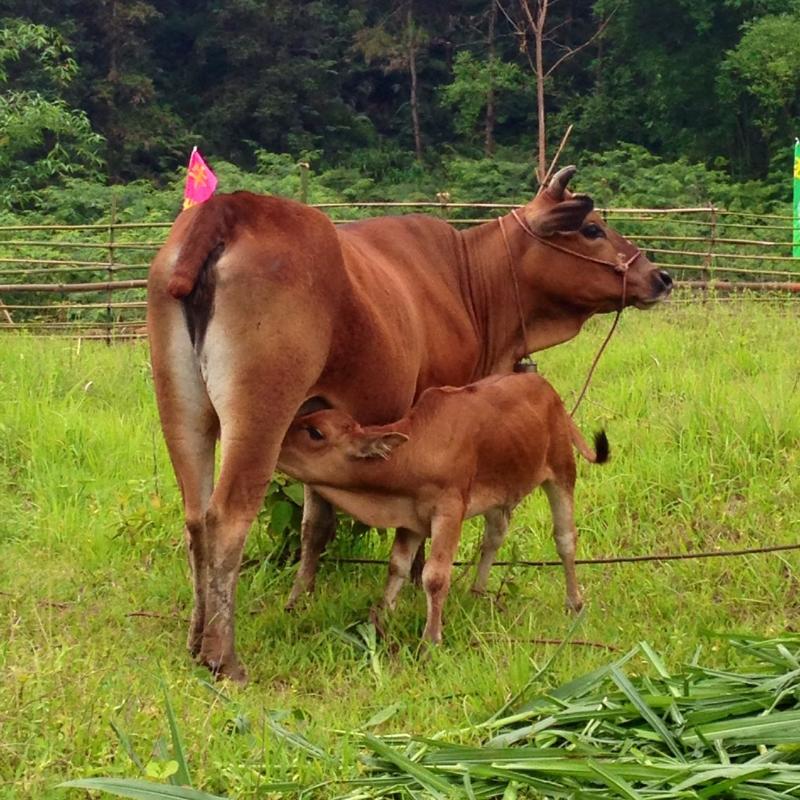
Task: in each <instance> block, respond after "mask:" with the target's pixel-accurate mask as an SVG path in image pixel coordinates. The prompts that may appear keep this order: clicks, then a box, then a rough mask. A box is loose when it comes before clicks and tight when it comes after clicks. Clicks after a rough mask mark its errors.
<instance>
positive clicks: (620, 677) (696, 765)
mask: <svg viewBox="0 0 800 800" xmlns="http://www.w3.org/2000/svg"><path fill="white" fill-rule="evenodd" d="M728 638H729V639H730V643H731V645H732V646H733V647H734V648H735V649H736V650H739V651H740V652H741V653H742V654H743V655H745V656H749V657H750V658H751V659H752V662H753V663H752V666H750V667H749V668H746V671H743V672H733V671H727V670H718V669H710V668H708V667H703V666H701V665H700V664H698V663H697V660H696V659H695V660H694V661H693V662H692V663H690V664H688V665H687V667H686V669H685V671H683V672H681V673H676V674H670V672H669V671H668V670H667V668H666V667H665V665H664V662H663V661H662V659H661V658H660V657H659V656H658V655H657V654H656V652H655V651H654V650H653V649H652V648H651V647H650V646H649V645H648V644H646V643H641V644H640V645H639V646H637V647H636V648H634V649H632V650H631V651H630V652H629V653H627V655H625V656H624V657H622V658H621V659H619V660H617V661H615V662H614V663H611V664H609V665H607V666H604V667H600V668H599V669H596V670H593V671H592V672H590V673H588V674H586V675H583V676H581V677H579V678H576V679H574V680H571V681H569V682H568V683H565V684H563V685H562V686H559V687H558V688H557V689H554V690H553V691H551V692H548V693H546V694H542V695H540V696H538V697H537V698H536V699H534V700H532V701H530V702H527V703H525V704H524V705H522V706H521V707H520V708H519V709H518V710H516V711H514V712H513V713H506V711H507V709H506V708H503V709H501V711H500V712H499V713H498V714H495V715H494V716H493V717H492V718H491V719H490V720H488V721H487V722H485V723H483V724H482V725H479V726H477V727H479V728H485V729H486V730H487V731H489V732H491V734H492V735H491V738H490V739H488V741H486V742H485V743H484V744H483V745H481V746H479V747H469V746H464V745H461V744H455V743H452V742H449V741H447V740H446V739H445V738H444V737H442V738H426V737H420V736H396V735H395V736H388V737H383V738H379V737H376V736H372V735H366V736H365V737H364V744H365V745H366V746H367V747H368V748H369V749H370V751H371V752H372V754H373V755H372V756H371V757H369V758H367V759H366V765H367V767H368V770H369V773H370V774H369V775H368V776H366V777H364V778H361V779H359V780H357V781H356V783H357V785H358V788H357V789H356V790H355V791H354V792H352V793H351V794H349V795H347V797H348V798H350V800H357V799H360V798H378V797H394V796H397V795H408V796H411V797H434V798H451V797H458V798H462V797H463V798H467V799H468V800H477V799H478V798H489V797H499V796H502V797H503V798H504V799H505V798H511V797H516V796H517V789H518V788H519V789H520V790H521V789H522V788H523V787H524V788H525V789H526V791H525V792H524V794H525V796H536V797H547V798H560V797H609V796H613V797H624V798H628V800H639V798H641V799H642V800H670V799H671V798H698V800H707V799H708V798H713V797H725V798H741V799H742V800H777V799H778V798H779V797H782V798H786V797H800V636H786V637H781V638H776V639H758V638H754V637H751V636H747V637H745V636H742V637H735V636H730V637H728ZM637 654H641V656H643V657H644V658H645V659H646V660H647V661H649V663H650V665H651V667H652V668H653V670H654V671H655V675H654V676H639V677H634V676H629V675H626V673H625V671H624V670H623V666H624V665H625V664H626V663H627V662H629V661H630V659H631V658H632V657H633V656H635V655H637Z"/></svg>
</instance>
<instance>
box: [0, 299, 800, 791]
mask: <svg viewBox="0 0 800 800" xmlns="http://www.w3.org/2000/svg"><path fill="white" fill-rule="evenodd" d="M799 312H800V307H798V306H797V304H796V303H795V304H793V305H789V304H781V303H769V302H761V301H757V300H747V299H741V300H733V301H718V302H717V301H710V302H708V303H706V304H703V305H701V304H681V303H675V304H673V305H672V306H670V307H667V308H664V309H662V310H659V311H656V312H651V313H649V314H644V313H640V312H635V311H631V312H628V313H626V314H625V315H624V317H623V320H622V323H621V327H620V332H619V333H618V335H617V337H616V338H615V339H614V341H613V342H612V344H611V346H610V348H609V351H608V352H607V354H606V356H605V357H604V359H603V361H602V362H601V365H600V367H599V369H598V373H597V376H596V379H595V382H594V384H593V386H592V388H591V389H590V394H589V397H588V400H587V401H586V402H585V403H584V405H583V407H582V409H581V411H580V412H579V417H578V419H579V423H580V425H581V427H582V428H583V430H584V431H585V432H586V433H587V434H588V433H590V432H591V431H593V430H594V429H596V428H597V427H599V426H603V427H605V429H606V430H607V432H608V436H609V439H610V441H611V447H612V460H611V462H610V464H608V465H607V466H604V467H590V466H588V465H586V464H585V463H584V464H582V466H581V467H580V477H579V485H578V492H577V500H576V502H577V517H578V526H579V530H580V532H581V542H580V552H579V555H580V556H581V557H592V556H601V555H629V554H640V553H648V552H691V551H698V550H714V549H729V548H746V547H757V546H764V545H769V544H783V543H792V542H795V541H797V540H798V531H800V504H798V498H800V448H799V447H798V445H800V358H798V342H800V313H799ZM609 323H610V319H609V318H604V319H602V320H596V321H594V322H593V323H592V324H591V325H589V326H588V327H587V330H586V331H585V332H584V333H583V334H582V335H581V336H580V337H579V338H578V339H577V340H575V341H573V342H571V343H569V344H568V345H565V346H562V347H560V348H556V349H555V350H553V351H549V352H546V353H543V354H541V358H540V366H541V369H542V372H543V373H544V374H545V375H546V376H547V377H548V378H550V379H551V380H552V382H553V383H554V384H555V385H556V387H557V388H558V389H559V390H560V391H562V392H563V393H564V396H565V397H566V398H567V400H568V401H569V398H570V397H571V396H573V395H574V393H575V391H576V389H577V388H578V387H579V385H580V383H581V381H582V379H583V376H584V374H585V370H586V368H587V365H588V363H589V361H590V360H591V357H592V355H593V353H594V351H595V349H596V347H597V345H598V344H599V340H600V338H601V336H602V335H603V334H604V332H605V330H606V328H607V326H608V324H609ZM0 445H1V446H0V611H2V625H3V630H2V633H0V665H2V669H3V679H2V681H0V797H2V798H12V797H13V798H46V797H47V798H49V797H65V796H74V797H79V796H82V795H81V793H80V792H72V793H71V794H69V795H68V794H67V793H66V792H65V791H64V790H61V789H57V788H55V787H56V785H57V784H58V783H59V782H60V781H63V780H67V779H70V778H77V777H85V776H92V775H118V776H130V777H136V776H139V775H141V772H140V770H139V768H138V767H137V766H136V765H135V764H134V763H133V762H132V761H131V759H130V757H129V755H128V752H127V747H126V746H125V745H124V744H123V743H122V742H121V739H120V734H119V733H116V732H115V730H114V729H113V728H112V724H113V726H114V727H116V729H117V731H119V732H121V735H122V738H124V739H126V740H127V742H128V744H129V746H130V748H132V749H133V750H134V751H135V752H136V753H137V755H138V757H139V758H140V759H141V761H142V762H143V764H145V765H147V767H148V773H149V774H150V775H151V776H158V775H159V774H163V773H164V772H165V771H167V772H168V771H169V769H168V768H167V767H166V765H167V763H168V762H169V760H170V758H171V756H170V754H169V752H168V749H169V744H168V743H169V740H170V734H169V727H168V722H167V717H166V715H165V707H164V693H163V692H162V683H161V681H162V680H163V682H164V685H165V686H166V691H167V693H168V695H169V698H170V700H171V703H172V706H173V707H174V710H175V715H176V718H177V721H178V725H179V727H180V730H181V733H182V736H183V740H184V746H185V749H186V752H187V756H188V761H189V766H190V768H191V770H192V773H193V775H194V778H195V785H196V786H200V787H202V788H204V789H206V790H207V791H214V792H218V793H220V794H227V795H229V796H230V797H263V796H269V792H266V793H265V792H264V791H262V787H264V786H265V785H268V784H271V783H274V782H279V781H286V780H293V781H299V782H301V783H302V784H304V785H309V786H310V785H312V784H315V783H317V782H319V781H323V780H328V779H333V778H346V777H348V776H352V775H354V774H355V773H356V772H357V771H358V769H359V767H358V742H357V741H356V740H355V739H354V738H353V737H351V736H348V735H346V733H344V732H348V731H355V730H359V729H363V728H364V726H365V725H367V723H369V722H370V720H371V718H373V717H374V715H376V714H377V713H378V712H381V711H382V710H386V713H385V714H382V715H380V716H383V717H387V718H386V719H385V721H383V722H380V723H378V724H373V725H371V726H370V727H369V729H370V730H377V731H380V732H391V731H408V732H415V733H418V734H424V735H432V734H434V733H436V732H438V731H441V730H445V729H449V730H454V729H462V728H468V727H469V726H470V725H471V724H472V723H474V722H475V721H478V720H481V719H483V718H485V717H486V716H488V715H490V714H491V713H492V712H493V711H494V710H496V709H497V708H498V707H499V706H500V705H502V703H503V702H504V700H505V699H506V698H507V697H508V696H509V695H510V694H511V693H513V692H514V691H516V690H518V689H519V688H520V687H521V686H523V685H524V684H525V682H526V681H527V680H528V679H529V678H530V676H531V675H532V674H533V673H534V672H535V671H536V669H537V668H538V667H540V666H541V665H542V664H544V663H545V662H546V661H547V659H548V658H549V657H550V656H551V655H552V654H553V652H554V649H555V647H554V646H553V645H547V644H539V643H536V642H534V641H532V640H534V639H539V638H552V639H558V638H560V637H563V636H564V635H565V633H566V632H567V630H568V628H569V626H570V619H569V618H568V617H567V616H566V615H565V613H564V611H563V593H564V583H563V577H562V574H561V571H560V569H524V568H522V567H519V566H516V567H510V568H507V567H497V568H495V570H494V571H493V576H492V584H491V588H492V590H493V592H492V596H491V597H490V598H484V599H476V598H473V597H472V596H471V595H469V593H468V592H467V588H468V583H467V580H466V579H458V580H457V581H456V583H455V585H454V588H453V591H452V592H451V595H450V599H449V602H448V606H447V617H446V624H445V643H444V645H443V646H442V647H441V648H439V649H438V650H436V651H434V652H432V653H430V654H428V655H427V656H426V657H420V653H419V652H418V651H417V648H416V645H417V641H418V637H419V635H420V633H421V631H422V627H423V623H424V606H425V604H424V597H423V595H422V594H421V593H419V592H416V591H414V590H412V589H406V590H405V592H404V594H403V595H402V598H401V602H400V605H399V609H398V613H397V615H396V617H395V618H394V619H393V620H392V622H391V623H390V625H389V630H388V633H387V639H386V640H385V641H383V642H378V643H377V645H375V646H374V647H373V646H371V645H370V644H369V642H368V637H367V639H364V638H362V637H361V636H360V634H359V633H358V632H357V630H356V629H355V628H350V626H354V625H356V624H357V623H359V622H363V621H364V620H365V619H366V615H367V611H368V609H369V606H370V604H371V603H372V602H373V601H374V600H375V599H376V598H377V597H378V596H379V593H380V590H381V586H382V583H383V580H384V573H383V569H382V568H379V567H369V566H352V565H347V566H346V565H335V564H332V563H328V564H324V565H323V567H322V569H321V572H320V576H319V579H318V585H317V592H316V594H315V596H314V597H313V598H311V599H310V600H309V601H308V602H307V603H306V604H305V605H304V606H303V607H302V608H300V609H299V610H298V611H297V612H295V613H294V614H293V615H291V616H289V615H286V614H285V613H284V612H283V611H282V605H283V601H284V599H285V597H286V595H287V593H288V590H289V587H290V585H291V581H292V576H293V568H292V567H284V568H277V567H275V566H273V565H271V564H262V566H259V567H253V568H250V569H247V570H246V571H244V572H243V574H242V578H241V580H240V584H239V594H238V610H237V623H238V633H237V636H238V645H239V652H240V656H241V657H242V659H243V660H244V662H245V663H246V665H247V667H248V669H249V674H250V683H249V684H248V685H247V686H245V687H238V686H229V685H225V686H223V687H221V688H222V689H223V690H224V692H225V695H224V696H222V695H220V694H219V693H218V692H217V691H215V689H214V687H212V686H210V684H208V683H207V678H208V676H207V674H206V673H205V672H204V671H203V670H202V669H200V668H198V667H196V666H194V665H193V664H192V663H191V661H190V659H189V658H188V656H187V654H186V653H185V650H184V642H185V627H186V620H187V617H188V614H189V603H190V590H189V583H188V573H187V567H186V562H185V557H184V552H183V541H182V534H181V516H180V511H179V501H178V492H177V489H176V486H175V484H174V479H173V476H172V472H171V469H170V467H169V464H168V460H167V457H166V452H165V449H164V446H163V443H162V440H161V437H160V432H159V428H158V423H157V420H156V414H155V406H154V401H153V396H152V391H151V387H150V382H149V374H148V362H147V352H146V348H145V347H144V346H143V345H135V346H118V347H113V348H107V347H105V346H104V345H102V344H95V343H92V344H91V346H90V343H83V344H78V343H77V342H75V341H72V342H69V341H55V340H51V341H43V340H33V339H29V338H26V337H12V336H7V337H4V338H2V339H0ZM261 522H262V524H261V525H260V527H259V528H258V529H256V530H254V532H253V534H252V535H251V537H250V540H249V543H248V551H247V557H250V558H253V557H257V556H258V555H259V554H261V553H266V552H268V551H269V550H270V548H271V546H272V543H271V542H269V541H268V540H267V534H266V532H265V527H264V525H263V520H262V521H261ZM549 531H550V525H549V521H548V519H547V513H546V502H545V500H544V497H543V496H542V495H541V494H536V495H534V496H532V497H531V498H529V499H528V500H527V501H526V502H525V504H524V506H523V507H521V508H520V509H519V510H518V511H517V513H516V515H515V517H514V520H513V522H512V529H511V533H510V535H509V539H508V542H507V544H506V545H505V547H504V548H503V550H502V551H501V553H500V557H501V558H504V559H508V560H513V559H515V558H518V559H525V558H554V557H555V548H554V546H553V543H552V540H551V537H550V532H549ZM478 532H479V528H478V526H477V525H475V524H470V525H469V526H467V528H466V530H465V535H464V541H463V544H462V554H463V555H464V557H471V556H472V554H473V553H474V551H475V547H476V543H477V540H478ZM333 550H334V553H339V554H344V553H347V554H353V553H357V554H358V555H366V556H382V555H384V554H385V553H386V552H387V551H388V541H387V540H386V539H385V538H381V537H379V536H378V535H372V536H370V537H366V538H365V539H363V540H361V541H358V542H349V541H339V542H336V543H335V545H334V547H333ZM579 574H580V577H581V579H582V582H583V585H584V590H585V594H586V597H587V601H588V603H587V605H588V609H587V613H586V615H585V618H584V619H583V621H582V623H581V626H580V629H579V630H578V631H577V632H576V634H575V636H576V638H578V639H581V640H588V641H592V642H596V643H603V644H605V645H607V646H608V648H609V649H604V648H602V647H590V646H585V645H574V644H573V645H570V646H568V647H566V648H565V649H564V650H563V651H562V652H561V653H559V654H558V657H557V658H556V659H555V661H554V663H553V665H552V668H551V669H550V671H549V672H548V673H547V674H546V675H545V676H544V677H543V683H542V686H543V688H546V687H547V686H550V685H553V684H555V683H557V682H559V681H561V680H564V679H566V678H568V677H570V676H573V675H576V674H579V673H582V672H585V671H588V670H589V669H592V668H593V667H595V666H597V665H598V664H601V663H605V662H607V661H608V660H609V659H610V658H611V657H612V655H613V653H612V651H611V650H610V648H619V649H625V648H628V647H629V646H631V645H632V644H635V643H636V642H637V641H639V640H641V639H646V640H648V641H649V642H651V643H652V644H653V645H654V646H655V647H656V648H657V649H658V650H659V651H661V653H662V654H663V655H664V657H665V659H666V661H667V662H668V663H669V664H671V665H677V664H679V663H681V661H682V660H684V659H686V658H688V657H690V656H691V655H692V654H693V653H694V652H695V650H696V648H697V647H698V646H699V645H702V646H703V648H704V656H703V657H704V659H705V661H706V662H710V663H716V664H720V665H722V664H725V663H727V662H728V660H729V659H730V658H731V654H730V651H729V650H728V649H727V648H726V647H725V645H724V644H723V643H722V642H721V641H719V640H715V639H714V638H713V637H711V638H710V637H709V636H708V632H709V631H732V630H737V631H738V630H746V631H751V632H754V633H759V634H773V633H780V632H783V631H785V630H787V629H788V630H796V629H797V627H798V617H799V615H800V554H798V553H797V552H788V553H780V554H770V555H758V556H748V557H744V558H736V559H711V560H704V561H683V562H673V563H666V564H629V565H606V566H584V567H582V568H579ZM345 629H350V630H351V632H353V633H354V637H355V639H354V641H355V642H356V643H353V641H352V640H351V639H349V638H348V637H347V636H346V635H342V632H343V631H345ZM634 666H635V665H634ZM373 722H374V720H373ZM287 732H289V733H291V734H299V735H300V737H302V738H293V737H292V736H288V735H287ZM462 737H463V739H464V741H471V742H477V741H479V740H478V738H477V734H474V733H470V732H467V733H464V734H462ZM455 738H458V736H456V737H455ZM306 742H310V743H312V744H313V745H316V746H318V747H319V748H321V749H322V750H324V751H325V752H326V753H327V754H328V755H329V757H324V758H323V757H319V756H318V755H314V754H313V753H312V752H309V751H308V749H307V748H306V745H305V743H306ZM345 790H346V787H344V786H343V785H335V784H331V785H328V786H327V787H326V788H325V789H322V790H319V791H318V792H316V793H315V794H314V795H312V796H317V797H329V796H331V797H332V796H335V795H337V794H342V793H344V792H345Z"/></svg>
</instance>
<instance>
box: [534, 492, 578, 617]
mask: <svg viewBox="0 0 800 800" xmlns="http://www.w3.org/2000/svg"><path fill="white" fill-rule="evenodd" d="M542 488H543V489H544V490H545V492H546V493H547V499H548V500H549V501H550V510H551V512H552V514H553V536H554V537H555V540H556V550H558V555H559V558H560V559H561V563H562V564H563V565H564V577H565V578H566V582H567V599H566V605H567V609H568V610H570V611H580V610H581V609H582V608H583V597H582V596H581V589H580V586H579V585H578V576H577V575H576V574H575V549H576V545H577V542H578V531H577V529H576V528H575V518H574V516H573V510H572V506H573V501H572V498H573V488H574V485H572V483H571V482H569V483H568V484H566V485H565V484H561V483H556V482H555V481H545V482H544V483H543V484H542Z"/></svg>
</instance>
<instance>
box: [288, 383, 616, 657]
mask: <svg viewBox="0 0 800 800" xmlns="http://www.w3.org/2000/svg"><path fill="white" fill-rule="evenodd" d="M405 442H408V444H405V446H404V447H402V448H400V449H399V450H398V451H397V453H394V452H393V451H394V450H395V448H397V447H398V446H399V445H402V444H404V443H405ZM573 445H574V446H575V447H576V448H577V449H578V451H579V452H580V453H581V454H582V455H583V456H584V457H585V458H586V459H587V460H589V461H591V462H592V463H598V464H602V463H603V462H605V461H606V460H607V458H608V440H607V439H606V438H605V434H603V433H600V434H597V436H596V437H595V447H596V448H597V452H596V453H595V452H594V451H593V450H592V449H591V448H590V447H589V446H588V445H587V444H586V442H585V441H584V439H583V437H582V436H581V434H580V432H579V431H578V428H577V427H576V425H575V423H574V422H573V421H572V418H571V417H570V416H569V414H567V411H566V409H565V408H564V404H563V403H562V402H561V398H560V397H559V396H558V394H557V393H556V391H555V389H553V387H552V386H551V385H550V384H549V383H548V382H547V381H546V380H545V379H544V378H542V377H541V376H539V375H533V374H528V375H526V374H520V375H504V376H500V377H492V378H485V379H484V380H482V381H479V382H478V383H471V384H470V385H469V386H465V387H463V388H461V389H454V388H452V387H443V388H438V389H436V388H434V389H427V390H426V391H424V392H423V393H422V396H421V397H420V399H419V401H418V402H417V403H416V404H415V405H414V407H413V408H412V409H411V411H410V413H409V414H408V415H407V416H405V417H404V418H403V419H401V420H398V421H397V422H394V423H392V424H390V425H373V426H370V427H366V428H362V427H361V426H360V425H359V424H358V423H356V422H355V420H354V419H353V418H352V417H351V416H350V415H349V414H345V413H344V412H342V411H338V410H333V409H331V410H327V411H317V412H316V413H313V414H308V415H305V416H302V417H299V418H298V419H297V420H296V421H295V422H294V423H292V426H291V427H290V428H289V431H288V433H287V434H286V438H285V439H284V440H283V447H282V449H281V459H280V460H281V466H282V468H283V469H285V470H286V471H287V472H288V473H289V474H290V475H292V476H293V477H295V478H298V479H299V480H301V481H303V482H304V483H306V484H307V485H310V486H312V487H313V489H314V490H315V491H316V492H318V493H319V494H320V495H321V496H322V497H323V498H324V499H325V500H328V501H329V502H331V503H333V505H335V506H337V507H338V508H341V509H342V510H343V511H346V512H347V513H348V514H351V515H352V516H354V517H356V518H357V519H360V520H361V521H362V522H365V523H366V524H367V525H371V526H375V527H379V528H388V527H397V528H398V529H399V530H398V533H397V536H396V537H395V541H394V545H393V547H392V555H391V559H390V561H389V579H388V581H387V584H386V592H385V594H384V598H383V605H384V607H386V608H388V609H389V610H393V609H394V606H395V603H396V601H397V595H398V592H399V591H400V589H401V587H402V585H403V583H404V582H405V580H406V578H407V577H408V574H409V570H410V567H411V561H412V559H413V557H414V554H415V553H416V552H417V548H418V547H419V545H420V544H421V542H422V541H423V540H424V539H425V538H426V537H427V536H430V537H431V552H430V556H429V558H428V560H427V561H426V562H425V568H424V570H423V572H422V585H423V586H424V588H425V593H426V595H427V597H428V620H427V624H426V626H425V633H424V634H423V637H424V638H426V639H429V640H430V641H432V642H440V641H441V638H442V608H443V607H444V602H445V600H446V599H447V593H448V591H449V589H450V571H451V569H452V565H453V558H454V557H455V553H456V549H457V547H458V542H459V539H460V538H461V525H462V523H463V521H464V519H466V518H468V517H473V516H475V515H476V514H484V515H485V516H486V519H487V527H486V533H485V536H484V540H483V547H482V550H481V560H480V563H479V564H478V572H477V577H476V579H475V583H474V585H473V591H476V592H482V591H483V590H484V589H485V588H486V582H487V579H488V577H489V568H490V567H491V565H492V563H493V561H494V557H495V554H496V553H497V549H498V548H499V547H500V545H501V544H502V543H503V539H504V538H505V535H506V531H507V529H508V520H509V517H510V514H511V511H512V510H513V508H514V506H516V505H517V503H519V502H520V500H522V498H523V497H525V496H526V495H528V494H530V492H532V491H533V490H534V489H535V488H536V487H537V486H541V487H542V488H543V489H544V490H545V492H546V494H547V499H548V500H549V501H550V509H551V511H552V514H553V534H554V536H555V540H556V548H557V549H558V555H559V556H560V558H561V561H562V563H563V565H564V573H565V576H566V581H567V608H568V609H570V610H572V611H579V610H580V609H581V607H582V606H583V599H582V597H581V591H580V587H579V586H578V580H577V577H576V575H575V545H576V541H577V532H576V530H575V522H574V519H573V514H572V502H573V501H572V498H573V490H574V487H575V458H574V456H573V453H572V447H573Z"/></svg>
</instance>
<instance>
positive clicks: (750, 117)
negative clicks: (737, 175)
mask: <svg viewBox="0 0 800 800" xmlns="http://www.w3.org/2000/svg"><path fill="white" fill-rule="evenodd" d="M742 31H743V33H742V38H741V40H740V41H739V43H738V44H737V45H736V47H734V48H733V49H731V50H729V51H728V52H727V53H726V54H725V58H724V60H723V62H722V65H721V69H720V71H719V75H718V78H717V87H718V90H719V95H720V98H721V99H722V102H723V103H724V104H727V105H728V106H729V107H730V108H731V110H732V113H733V115H734V117H735V119H736V127H737V134H738V138H739V142H740V145H741V146H742V148H743V149H744V150H745V152H746V153H748V155H749V154H750V149H751V146H752V145H753V144H754V142H753V138H754V137H753V133H755V131H753V128H752V127H751V125H750V123H751V122H752V123H754V124H755V127H756V129H757V132H758V134H760V139H761V142H760V144H762V146H763V145H766V147H765V148H764V149H765V150H767V151H768V150H769V149H770V148H769V145H772V146H773V148H774V147H780V146H781V145H783V146H784V147H788V145H789V143H790V142H791V140H792V137H793V136H795V135H797V134H798V133H799V132H800V131H798V129H797V128H796V121H797V117H798V115H800V69H799V67H800V13H797V12H796V13H794V14H777V15H768V16H764V17H761V18H760V19H756V20H752V21H750V22H747V23H745V24H744V26H743V28H742ZM748 160H749V159H748Z"/></svg>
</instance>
